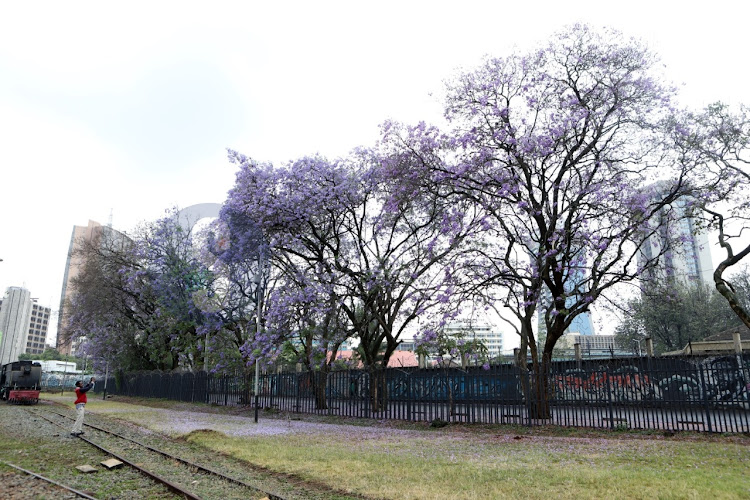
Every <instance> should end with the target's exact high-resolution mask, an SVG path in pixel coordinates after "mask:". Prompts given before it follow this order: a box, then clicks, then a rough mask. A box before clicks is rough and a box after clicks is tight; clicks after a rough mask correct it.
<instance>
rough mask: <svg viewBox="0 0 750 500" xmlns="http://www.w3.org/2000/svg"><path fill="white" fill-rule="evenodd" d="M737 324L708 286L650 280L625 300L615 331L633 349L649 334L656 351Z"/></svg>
mask: <svg viewBox="0 0 750 500" xmlns="http://www.w3.org/2000/svg"><path fill="white" fill-rule="evenodd" d="M744 300H747V297H744ZM739 324H741V322H740V321H739V319H738V318H737V316H736V315H735V314H734V313H733V312H732V310H731V309H730V307H729V306H728V304H727V303H726V301H725V300H724V298H723V297H722V296H721V295H720V294H719V293H718V292H717V291H716V290H714V289H713V288H711V287H705V286H702V285H685V284H682V283H680V282H660V283H659V282H652V283H649V284H648V286H645V287H644V289H643V291H642V293H641V296H640V297H639V298H636V299H633V300H631V301H630V302H629V303H628V306H627V308H626V311H625V319H624V320H623V321H622V322H620V324H619V325H618V326H617V329H616V330H615V335H616V339H617V342H618V343H619V344H620V345H621V346H631V347H632V348H633V350H634V352H636V351H635V349H636V346H637V345H638V343H639V342H641V344H640V345H641V346H643V345H644V344H643V340H644V339H645V338H646V337H651V339H652V340H653V342H654V351H656V353H657V354H658V353H662V352H667V351H676V350H680V349H683V348H684V347H685V346H686V345H687V344H688V343H689V342H695V341H699V340H703V339H704V338H706V337H708V336H709V335H712V334H714V333H718V332H722V331H724V330H727V329H729V328H731V327H733V326H736V325H739Z"/></svg>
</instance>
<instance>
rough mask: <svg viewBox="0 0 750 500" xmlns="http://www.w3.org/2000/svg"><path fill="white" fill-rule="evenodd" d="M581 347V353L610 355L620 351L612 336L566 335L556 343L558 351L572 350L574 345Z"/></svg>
mask: <svg viewBox="0 0 750 500" xmlns="http://www.w3.org/2000/svg"><path fill="white" fill-rule="evenodd" d="M576 344H579V345H580V346H581V352H583V353H589V354H592V353H596V354H599V353H605V354H607V353H611V352H614V351H618V352H619V351H620V350H621V349H620V348H619V346H618V345H617V343H616V342H615V336H614V335H582V334H580V333H566V334H565V335H563V336H562V337H560V340H558V341H557V345H556V347H557V348H558V349H574V348H575V345H576Z"/></svg>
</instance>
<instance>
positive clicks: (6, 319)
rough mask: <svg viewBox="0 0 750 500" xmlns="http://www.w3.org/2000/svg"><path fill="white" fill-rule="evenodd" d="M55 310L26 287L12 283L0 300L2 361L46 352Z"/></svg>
mask: <svg viewBox="0 0 750 500" xmlns="http://www.w3.org/2000/svg"><path fill="white" fill-rule="evenodd" d="M51 314H52V310H51V309H50V308H49V307H44V306H40V305H39V304H37V303H36V299H32V298H31V293H30V292H29V291H28V290H26V289H25V288H21V287H15V286H13V287H8V289H7V290H6V291H5V296H4V297H3V300H1V301H0V332H1V334H2V338H1V339H0V365H3V364H5V363H10V362H12V361H17V360H18V355H19V354H23V353H29V354H41V353H42V352H44V349H45V343H46V341H47V331H48V328H49V319H50V315H51Z"/></svg>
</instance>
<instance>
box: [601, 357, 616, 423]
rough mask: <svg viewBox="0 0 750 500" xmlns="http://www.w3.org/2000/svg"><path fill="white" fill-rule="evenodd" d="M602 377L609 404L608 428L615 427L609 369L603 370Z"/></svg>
mask: <svg viewBox="0 0 750 500" xmlns="http://www.w3.org/2000/svg"><path fill="white" fill-rule="evenodd" d="M604 378H605V380H606V382H607V405H608V406H609V428H610V429H613V430H614V428H615V414H614V411H613V409H612V378H611V377H610V376H609V371H606V372H604Z"/></svg>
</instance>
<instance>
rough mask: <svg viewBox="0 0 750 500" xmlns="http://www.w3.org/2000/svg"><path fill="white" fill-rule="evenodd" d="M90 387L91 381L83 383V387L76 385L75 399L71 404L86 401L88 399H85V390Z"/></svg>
mask: <svg viewBox="0 0 750 500" xmlns="http://www.w3.org/2000/svg"><path fill="white" fill-rule="evenodd" d="M92 387H94V384H92V383H91V382H89V383H88V384H86V385H84V386H83V387H76V401H75V403H73V404H78V403H84V404H86V403H88V400H87V399H86V392H87V391H88V390H89V389H91V388H92Z"/></svg>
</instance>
